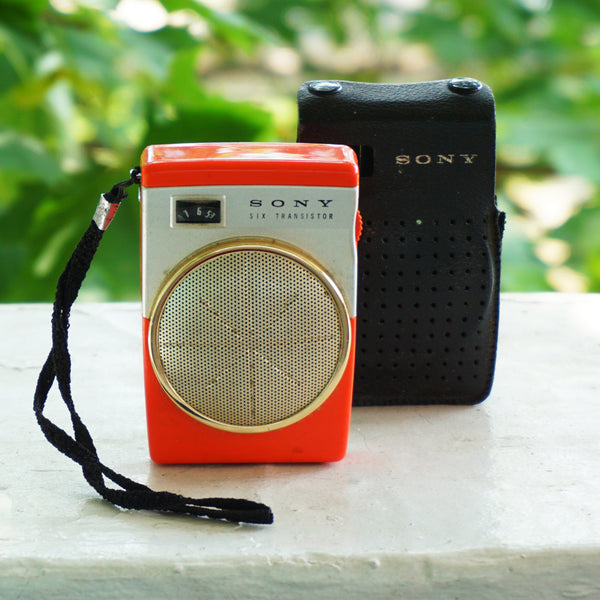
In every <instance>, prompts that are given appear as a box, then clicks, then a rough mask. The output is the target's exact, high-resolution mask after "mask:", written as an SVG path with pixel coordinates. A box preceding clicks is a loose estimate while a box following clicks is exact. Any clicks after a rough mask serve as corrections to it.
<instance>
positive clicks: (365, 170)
mask: <svg viewBox="0 0 600 600" xmlns="http://www.w3.org/2000/svg"><path fill="white" fill-rule="evenodd" d="M311 83H312V85H311ZM334 88H339V89H337V91H336V90H335V89H334ZM311 89H312V91H311ZM319 90H320V91H319ZM460 92H462V90H460V89H459V91H458V92H457V91H452V89H451V88H450V87H449V81H431V82H425V83H416V84H368V83H358V82H349V81H339V82H333V85H327V84H325V85H322V84H321V85H319V84H317V85H315V82H307V83H304V84H303V85H302V86H301V87H300V90H299V92H298V104H299V124H298V141H299V142H324V143H335V144H346V145H349V146H351V147H353V148H354V149H355V151H356V152H357V154H358V156H359V163H360V170H361V178H360V200H359V206H360V212H361V214H362V219H363V232H362V237H361V239H360V242H359V292H358V324H357V329H358V335H357V358H356V379H355V392H354V404H355V405H390V404H431V403H436V404H474V403H477V402H480V401H482V400H483V399H485V398H486V397H487V396H488V394H489V392H490V389H491V386H492V381H493V375H494V364H495V357H496V343H497V330H498V304H499V278H500V244H501V237H502V231H503V227H504V215H503V213H500V212H498V210H497V208H496V202H495V195H494V185H495V184H494V180H495V111H494V99H493V95H492V92H491V90H490V89H489V88H488V87H486V86H485V85H483V86H481V88H480V89H479V90H478V91H475V92H473V93H469V91H468V90H467V91H466V92H465V93H460ZM471 92H472V90H471Z"/></svg>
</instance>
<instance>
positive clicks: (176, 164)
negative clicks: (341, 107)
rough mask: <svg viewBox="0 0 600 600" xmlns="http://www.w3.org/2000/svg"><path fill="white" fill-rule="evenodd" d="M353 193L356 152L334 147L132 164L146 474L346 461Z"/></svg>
mask: <svg viewBox="0 0 600 600" xmlns="http://www.w3.org/2000/svg"><path fill="white" fill-rule="evenodd" d="M357 186H358V165H357V161H356V157H355V155H354V152H353V151H352V150H351V149H350V148H348V147H346V146H340V145H326V144H267V143H264V144H263V143H213V144H180V145H159V146H150V147H149V148H147V149H146V150H145V151H144V154H143V157H142V188H141V210H142V232H141V237H142V310H143V348H144V377H145V389H146V408H147V422H148V437H149V445H150V454H151V457H152V459H153V460H154V461H156V462H159V463H215V462H216V463H220V462H290V461H293V462H321V461H333V460H339V459H340V458H342V457H343V456H344V454H345V451H346V445H347V436H348V429H349V421H350V410H351V402H352V384H353V369H354V345H355V342H354V340H355V321H356V307H355V305H356V302H355V295H356V239H357V231H358V230H359V225H358V216H357V215H358V213H357V202H358V200H357V198H358V191H357Z"/></svg>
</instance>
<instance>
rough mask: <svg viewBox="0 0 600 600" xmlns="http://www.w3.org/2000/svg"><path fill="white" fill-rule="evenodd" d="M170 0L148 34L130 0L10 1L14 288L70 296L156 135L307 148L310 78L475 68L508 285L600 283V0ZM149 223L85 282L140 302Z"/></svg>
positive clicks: (10, 272)
mask: <svg viewBox="0 0 600 600" xmlns="http://www.w3.org/2000/svg"><path fill="white" fill-rule="evenodd" d="M157 2H158V0H155V5H156V3H157ZM161 4H162V7H164V10H163V12H162V14H163V18H164V19H165V20H167V19H168V21H169V23H168V24H165V25H164V26H162V27H160V28H159V29H157V30H155V31H151V32H142V31H139V30H138V29H139V24H141V23H142V22H143V21H144V18H143V17H144V16H145V14H144V12H145V11H144V10H141V12H140V19H139V23H138V24H136V23H135V22H134V24H133V26H132V25H127V24H125V23H124V22H122V20H121V18H120V16H119V15H120V12H119V10H118V8H119V6H118V5H119V2H118V1H117V0H60V1H59V0H53V2H50V1H48V0H28V1H27V2H23V1H22V0H0V269H1V272H0V301H4V302H13V301H14V302H21V301H48V300H51V299H52V296H53V291H54V287H55V283H56V281H57V278H58V276H59V274H60V272H61V271H62V268H63V266H64V264H65V262H66V260H67V259H68V257H69V255H70V253H71V251H72V249H73V247H74V245H75V244H76V242H77V240H78V238H79V236H80V235H81V233H82V232H83V231H84V230H85V228H86V227H87V225H88V223H89V220H90V218H91V214H92V213H93V210H94V208H95V204H96V201H97V198H98V195H99V193H100V192H102V191H107V190H108V189H109V188H110V186H111V185H112V184H113V183H114V182H116V181H119V180H122V179H125V178H126V177H127V172H128V169H129V168H130V167H131V166H133V165H135V164H137V163H138V162H139V155H140V153H141V150H142V149H143V148H144V147H145V146H146V145H148V144H152V143H169V142H187V141H227V140H232V141H233V140H235V141H249V140H272V141H276V140H282V141H292V140H294V138H295V127H296V113H295V92H296V89H297V87H298V85H299V84H300V83H301V82H302V81H305V80H307V79H312V78H340V79H341V78H344V79H355V80H362V81H388V82H390V81H398V82H400V81H416V80H425V79H437V78H446V77H452V76H457V75H468V76H472V77H476V78H479V79H482V80H483V81H485V82H486V83H488V84H489V85H490V86H491V87H492V89H493V90H494V92H495V96H496V102H497V113H498V193H499V199H500V204H501V207H502V208H503V209H504V210H506V211H507V212H508V213H509V223H508V229H507V233H506V237H505V243H504V252H503V274H502V277H503V289H505V290H511V291H516V290H519V291H522V290H548V289H564V290H569V289H575V290H590V291H600V235H599V232H600V193H599V189H600V3H599V1H598V0H554V2H552V1H551V0H501V1H499V2H481V1H478V0H429V1H427V0H421V1H418V0H411V1H410V2H408V1H406V0H404V1H402V0H385V1H384V0H380V1H375V0H372V1H368V0H311V1H306V2H296V1H292V0H239V1H237V2H233V1H232V0H228V1H225V0H223V1H222V2H221V3H220V4H219V6H218V7H217V8H218V10H217V8H215V5H216V4H217V3H216V2H215V0H212V2H211V3H210V6H212V8H211V7H210V6H209V5H208V4H204V3H202V2H198V1H195V0H162V1H161ZM121 8H122V5H121ZM116 9H117V10H116ZM169 15H170V16H169ZM528 193H531V194H532V197H534V199H535V200H536V202H535V203H532V202H530V201H529V200H528ZM545 194H548V198H549V200H548V202H545V197H546V196H545ZM550 198H551V200H552V201H551V202H550ZM548 206H554V207H555V208H556V209H557V210H558V212H559V213H560V214H561V215H562V216H559V217H558V218H554V219H550V220H548V219H545V218H544V210H547V209H548ZM138 222H139V217H138V204H137V202H136V201H135V199H130V201H128V202H126V203H125V204H124V206H123V207H122V208H121V210H120V211H119V215H118V218H117V219H116V220H115V221H114V223H113V225H112V226H111V230H110V233H109V235H107V236H106V238H105V240H104V242H103V244H102V246H101V248H100V250H99V253H98V255H97V259H96V261H95V262H94V266H93V268H92V270H91V271H90V274H89V276H88V280H87V281H86V284H85V287H84V291H83V293H82V295H84V296H85V297H87V298H88V299H91V298H93V299H136V298H137V297H138V295H139V274H138V272H139V266H138V265H139V250H138V245H139V242H138V227H139V224H138ZM548 249H550V250H552V249H554V252H550V253H549V252H548Z"/></svg>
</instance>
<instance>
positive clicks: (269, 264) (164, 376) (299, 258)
mask: <svg viewBox="0 0 600 600" xmlns="http://www.w3.org/2000/svg"><path fill="white" fill-rule="evenodd" d="M151 338H152V339H151V354H152V355H153V364H154V368H155V371H156V372H157V375H158V376H159V379H160V380H161V383H162V385H163V387H164V388H165V389H166V391H167V393H169V394H170V395H171V397H172V398H173V399H174V400H175V401H176V402H177V403H178V404H180V406H182V407H183V408H184V409H186V410H188V411H189V412H191V413H192V414H193V415H194V416H197V417H199V418H201V419H207V420H208V421H209V422H212V423H213V425H215V426H217V427H223V428H225V429H229V428H234V429H235V428H261V427H267V428H273V427H272V426H273V425H276V426H277V424H280V425H281V424H285V423H286V422H287V421H286V420H290V419H292V420H294V419H295V418H297V417H298V416H302V415H304V414H306V413H307V412H310V411H312V410H314V408H316V407H317V406H318V405H319V404H320V402H321V401H322V400H323V399H324V396H325V395H326V393H328V391H329V389H330V388H331V387H332V386H333V385H335V382H336V380H337V379H338V378H339V375H340V374H341V370H342V367H343V363H344V362H345V360H346V352H347V345H348V339H349V332H348V324H347V311H346V309H345V305H344V302H343V298H342V296H341V293H340V292H339V290H338V289H337V287H336V285H335V284H334V283H333V281H332V280H331V279H330V278H329V277H328V276H327V275H326V273H325V272H322V271H320V270H319V268H318V267H316V266H315V263H313V262H312V261H310V259H308V258H307V257H305V256H303V255H301V254H300V253H293V252H289V251H281V250H278V249H275V248H271V247H267V248H265V247H263V246H256V247H254V246H253V245H250V247H248V245H247V244H246V245H240V246H239V247H236V246H234V247H228V248H226V249H220V250H217V251H213V252H211V253H209V255H208V256H203V255H200V256H198V257H196V258H194V259H192V260H191V262H190V264H189V265H188V266H186V267H185V268H184V269H180V270H179V272H178V273H177V274H176V275H175V276H174V277H173V278H172V281H171V282H170V284H168V285H167V286H166V287H165V289H164V290H163V292H162V297H161V298H160V299H159V302H158V309H157V310H156V311H155V317H154V318H153V323H152V326H151Z"/></svg>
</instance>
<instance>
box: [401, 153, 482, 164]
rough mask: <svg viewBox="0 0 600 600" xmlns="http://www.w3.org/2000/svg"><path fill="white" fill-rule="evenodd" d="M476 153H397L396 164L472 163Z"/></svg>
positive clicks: (474, 160)
mask: <svg viewBox="0 0 600 600" xmlns="http://www.w3.org/2000/svg"><path fill="white" fill-rule="evenodd" d="M478 156H479V155H478V154H398V155H397V156H396V164H397V165H400V166H404V165H454V164H462V165H473V164H475V162H476V159H477V157H478Z"/></svg>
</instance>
